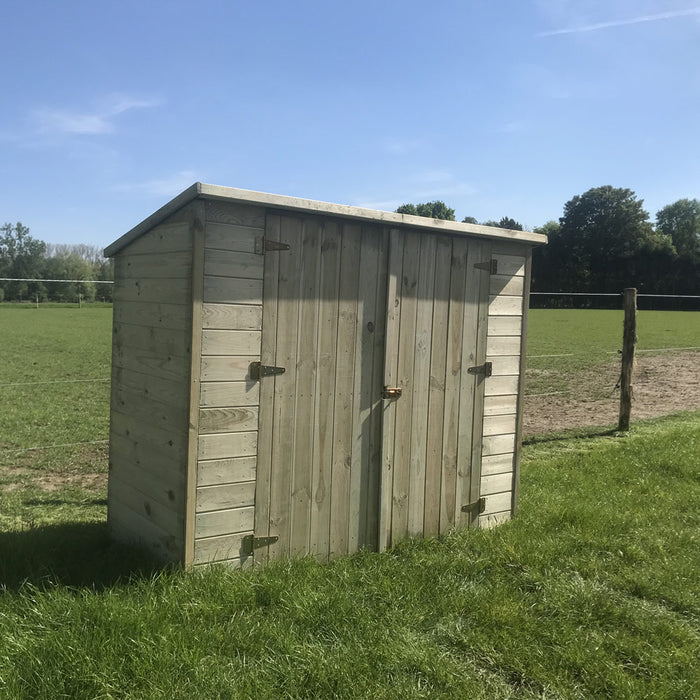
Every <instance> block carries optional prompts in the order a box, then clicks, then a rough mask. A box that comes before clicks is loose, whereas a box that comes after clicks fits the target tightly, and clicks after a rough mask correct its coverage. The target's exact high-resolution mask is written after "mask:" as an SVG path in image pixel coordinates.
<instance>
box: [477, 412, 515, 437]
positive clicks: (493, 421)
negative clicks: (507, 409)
mask: <svg viewBox="0 0 700 700" xmlns="http://www.w3.org/2000/svg"><path fill="white" fill-rule="evenodd" d="M515 423H516V417H515V416H514V415H513V416H484V428H483V435H507V434H509V433H514V432H515Z"/></svg>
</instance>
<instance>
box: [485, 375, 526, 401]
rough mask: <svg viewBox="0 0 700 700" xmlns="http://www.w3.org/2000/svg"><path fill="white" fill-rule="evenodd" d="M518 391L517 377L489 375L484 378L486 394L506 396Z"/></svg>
mask: <svg viewBox="0 0 700 700" xmlns="http://www.w3.org/2000/svg"><path fill="white" fill-rule="evenodd" d="M517 393H518V377H517V376H515V377H512V376H505V377H489V378H488V379H487V380H486V396H507V395H510V394H517Z"/></svg>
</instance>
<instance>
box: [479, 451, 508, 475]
mask: <svg viewBox="0 0 700 700" xmlns="http://www.w3.org/2000/svg"><path fill="white" fill-rule="evenodd" d="M513 459H514V454H513V453H512V452H506V453H504V454H500V455H490V456H488V457H482V458H481V476H482V477H484V476H491V475H492V474H503V473H504V472H512V471H513Z"/></svg>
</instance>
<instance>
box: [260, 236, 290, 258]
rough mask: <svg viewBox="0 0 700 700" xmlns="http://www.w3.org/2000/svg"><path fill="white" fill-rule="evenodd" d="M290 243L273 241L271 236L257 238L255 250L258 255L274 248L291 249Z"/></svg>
mask: <svg viewBox="0 0 700 700" xmlns="http://www.w3.org/2000/svg"><path fill="white" fill-rule="evenodd" d="M289 248H290V245H289V243H280V242H279V241H271V240H270V239H269V238H256V239H255V252H256V253H257V254H258V255H264V254H265V253H268V252H270V251H272V250H289Z"/></svg>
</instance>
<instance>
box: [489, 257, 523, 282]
mask: <svg viewBox="0 0 700 700" xmlns="http://www.w3.org/2000/svg"><path fill="white" fill-rule="evenodd" d="M491 258H492V259H493V260H495V261H496V266H497V269H498V274H499V275H502V276H506V277H514V276H518V277H524V276H525V256H524V255H505V254H503V253H501V252H496V251H494V252H493V254H492V255H491Z"/></svg>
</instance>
